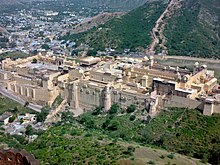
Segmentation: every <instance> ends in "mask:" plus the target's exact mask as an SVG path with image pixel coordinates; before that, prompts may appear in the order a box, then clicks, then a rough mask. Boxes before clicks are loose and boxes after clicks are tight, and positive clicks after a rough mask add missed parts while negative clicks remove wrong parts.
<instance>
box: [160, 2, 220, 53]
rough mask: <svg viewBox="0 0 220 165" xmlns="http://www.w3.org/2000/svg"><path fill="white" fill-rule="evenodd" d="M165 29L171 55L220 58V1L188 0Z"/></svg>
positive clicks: (169, 20)
mask: <svg viewBox="0 0 220 165" xmlns="http://www.w3.org/2000/svg"><path fill="white" fill-rule="evenodd" d="M182 3H183V4H182V8H180V9H179V10H177V11H176V13H175V14H174V15H173V17H171V18H170V19H168V21H167V26H166V28H165V31H164V32H165V36H166V38H167V43H166V45H167V47H168V51H169V54H170V55H193V56H199V57H219V55H220V53H219V52H220V1H219V0H185V1H183V2H182Z"/></svg>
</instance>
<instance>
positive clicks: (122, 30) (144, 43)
mask: <svg viewBox="0 0 220 165" xmlns="http://www.w3.org/2000/svg"><path fill="white" fill-rule="evenodd" d="M169 2H173V4H174V5H171V6H170V8H169V9H168V10H167V9H166V8H167V6H168V1H161V0H155V1H147V3H145V4H144V5H143V6H141V7H139V8H137V9H135V10H133V11H131V12H129V13H128V14H126V15H124V16H122V17H121V18H120V19H119V18H115V19H113V20H110V21H109V22H107V23H106V24H105V25H101V26H100V27H97V28H96V29H93V30H89V31H88V32H86V33H81V34H80V35H72V36H66V39H74V40H75V41H76V40H77V41H78V42H79V43H80V42H83V43H87V44H89V45H90V46H91V47H93V48H95V49H97V50H99V49H103V48H105V47H112V48H116V49H118V50H123V49H125V48H129V49H137V48H138V50H143V51H145V48H149V46H150V45H151V44H152V38H153V37H152V31H153V29H154V28H155V25H156V22H158V20H159V19H160V16H161V15H162V14H163V12H164V11H165V10H167V12H168V13H166V15H164V17H162V19H161V20H160V25H159V28H160V29H157V30H159V31H158V32H157V31H156V32H155V34H156V33H158V36H159V38H158V40H159V43H158V45H157V46H155V51H156V53H160V52H161V51H162V50H163V49H164V48H166V49H167V50H168V54H169V55H189V56H200V57H219V56H220V54H219V52H220V1H219V0H172V1H169ZM161 36H162V38H160V37H161ZM161 43H162V44H161Z"/></svg>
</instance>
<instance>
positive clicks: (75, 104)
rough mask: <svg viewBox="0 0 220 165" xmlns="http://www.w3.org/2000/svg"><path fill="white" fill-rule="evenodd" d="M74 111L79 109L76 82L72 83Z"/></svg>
mask: <svg viewBox="0 0 220 165" xmlns="http://www.w3.org/2000/svg"><path fill="white" fill-rule="evenodd" d="M71 106H72V107H73V108H74V109H78V108H79V97H78V84H77V82H76V81H75V82H73V93H72V105H71Z"/></svg>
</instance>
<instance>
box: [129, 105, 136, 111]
mask: <svg viewBox="0 0 220 165" xmlns="http://www.w3.org/2000/svg"><path fill="white" fill-rule="evenodd" d="M135 110H136V105H134V104H131V105H130V106H128V108H127V113H132V112H134V111H135Z"/></svg>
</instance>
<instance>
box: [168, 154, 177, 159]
mask: <svg viewBox="0 0 220 165" xmlns="http://www.w3.org/2000/svg"><path fill="white" fill-rule="evenodd" d="M167 157H168V158H170V159H173V158H174V157H175V155H174V154H169V155H167Z"/></svg>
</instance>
